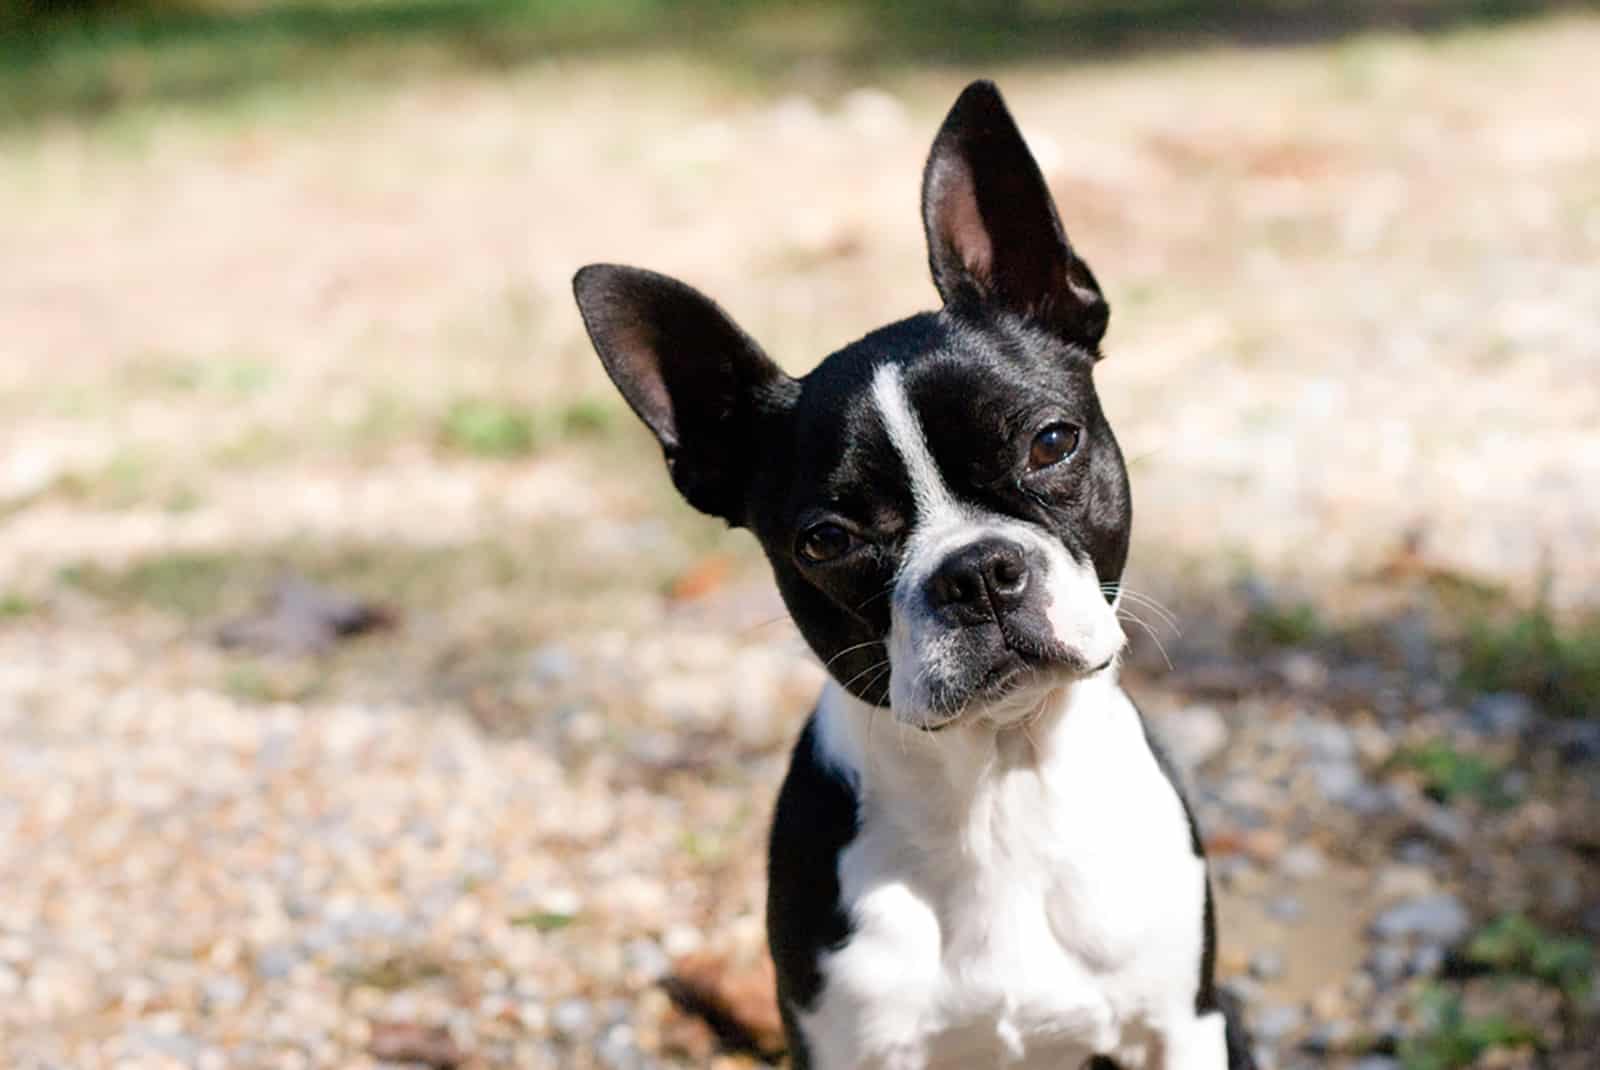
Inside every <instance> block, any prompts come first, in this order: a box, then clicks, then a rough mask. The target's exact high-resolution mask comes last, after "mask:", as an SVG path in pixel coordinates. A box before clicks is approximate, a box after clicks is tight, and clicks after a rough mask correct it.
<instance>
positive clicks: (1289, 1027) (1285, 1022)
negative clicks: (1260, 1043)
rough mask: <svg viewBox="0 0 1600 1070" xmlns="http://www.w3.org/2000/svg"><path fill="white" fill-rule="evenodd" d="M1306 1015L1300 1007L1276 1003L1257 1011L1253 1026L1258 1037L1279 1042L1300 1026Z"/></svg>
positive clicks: (1275, 1042)
mask: <svg viewBox="0 0 1600 1070" xmlns="http://www.w3.org/2000/svg"><path fill="white" fill-rule="evenodd" d="M1304 1017H1305V1016H1304V1015H1303V1014H1302V1013H1301V1011H1300V1008H1299V1007H1290V1006H1286V1005H1283V1004H1274V1005H1272V1006H1268V1007H1263V1008H1261V1010H1259V1011H1257V1012H1256V1015H1255V1018H1254V1020H1253V1022H1252V1026H1253V1028H1254V1031H1255V1035H1256V1037H1257V1038H1258V1039H1260V1040H1264V1041H1267V1042H1268V1043H1271V1044H1278V1043H1281V1042H1282V1041H1283V1039H1284V1038H1285V1037H1286V1036H1288V1035H1289V1034H1290V1033H1292V1032H1294V1031H1295V1030H1296V1029H1299V1028H1300V1023H1301V1021H1302V1020H1303V1019H1304Z"/></svg>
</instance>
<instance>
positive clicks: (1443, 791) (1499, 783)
mask: <svg viewBox="0 0 1600 1070" xmlns="http://www.w3.org/2000/svg"><path fill="white" fill-rule="evenodd" d="M1390 764H1391V766H1393V767H1395V768H1400V769H1410V770H1413V771H1415V772H1416V773H1418V774H1419V775H1420V776H1421V777H1422V787H1423V791H1425V792H1427V794H1428V796H1429V798H1432V799H1434V800H1435V801H1437V802H1441V803H1446V804H1449V803H1456V802H1460V801H1462V800H1463V799H1470V800H1472V801H1474V802H1477V803H1478V804H1480V805H1482V806H1486V807H1489V808H1490V809H1497V810H1498V809H1504V808H1505V807H1508V806H1510V805H1511V804H1512V803H1514V802H1516V799H1515V797H1514V796H1512V795H1511V793H1510V792H1508V791H1507V790H1506V788H1505V769H1504V767H1503V766H1501V765H1499V764H1498V763H1495V762H1491V761H1489V760H1488V759H1487V758H1484V757H1482V756H1481V755H1477V754H1471V753H1468V752H1466V751H1461V750H1457V749H1456V748H1455V747H1452V746H1451V745H1450V744H1448V743H1445V742H1443V741H1440V740H1434V741H1432V742H1429V743H1424V744H1422V745H1420V746H1416V747H1405V748H1402V749H1401V750H1400V751H1398V752H1397V753H1396V754H1395V755H1394V757H1393V758H1391V759H1390Z"/></svg>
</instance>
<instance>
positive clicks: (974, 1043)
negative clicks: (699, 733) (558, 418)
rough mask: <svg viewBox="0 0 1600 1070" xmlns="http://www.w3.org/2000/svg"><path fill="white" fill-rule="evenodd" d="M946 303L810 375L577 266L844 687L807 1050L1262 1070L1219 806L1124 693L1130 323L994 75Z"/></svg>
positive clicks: (945, 160)
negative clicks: (1228, 895)
mask: <svg viewBox="0 0 1600 1070" xmlns="http://www.w3.org/2000/svg"><path fill="white" fill-rule="evenodd" d="M922 214H923V222H924V225H925V227H926V230H927V238H928V259H929V262H930V265H931V266H932V269H933V279H934V283H935V285H936V286H937V288H938V290H939V295H940V297H942V298H943V300H944V307H943V308H942V309H941V310H940V311H938V312H934V313H924V314H921V315H917V316H912V317H911V318H909V319H905V320H901V321H899V322H898V323H893V324H890V325H889V326H887V327H883V328H880V329H879V330H876V331H873V332H872V333H871V334H869V335H867V336H866V337H865V338H862V339H861V340H860V341H857V342H854V343H852V344H851V345H849V346H846V347H845V348H844V349H842V350H840V351H838V352H837V353H834V354H833V355H831V356H829V357H828V358H827V359H826V360H824V361H823V362H822V363H821V364H820V365H819V366H818V367H817V368H816V370H815V371H813V372H811V373H810V374H809V375H806V376H805V377H803V378H800V379H794V378H790V377H789V376H788V375H786V374H784V373H783V372H782V371H780V370H779V368H778V367H777V365H776V364H774V363H773V362H772V361H771V360H769V359H768V358H767V357H766V356H765V355H764V354H763V353H762V351H761V349H760V348H759V347H758V346H757V345H756V343H755V342H754V341H752V340H751V339H750V338H749V337H748V336H747V335H746V334H745V333H744V332H743V331H741V330H740V329H739V328H738V327H737V326H735V325H734V323H733V322H732V321H731V320H730V319H729V318H728V316H727V315H726V314H725V313H724V312H723V311H722V310H721V309H720V308H718V307H717V305H715V304H714V303H713V302H712V301H710V300H709V299H708V298H706V297H704V296H702V295H701V294H699V293H698V292H696V291H695V290H692V289H690V288H689V287H688V286H685V285H684V284H682V283H680V282H677V281H675V280H673V279H670V278H666V277H664V276H661V275H657V274H654V273H652V272H647V271H641V270H638V269H635V268H626V267H616V266H609V265H594V266H591V267H586V268H584V269H583V270H582V271H580V272H579V273H578V275H577V278H576V279H575V281H574V289H575V290H576V293H577V298H578V305H579V307H580V309H581V310H582V313H583V319H584V322H585V324H586V325H587V327H588V330H589V335H590V337H591V339H592V340H593V342H594V345H595V349H596V350H597V351H598V352H599V354H600V358H601V360H602V361H603V362H604V363H605V366H606V369H607V371H609V372H610V374H611V377H612V379H613V380H614V381H615V382H616V384H617V387H618V388H619V389H620V390H621V391H622V394H623V396H624V397H625V398H626V399H627V400H628V403H629V404H630V405H631V406H632V407H633V409H634V411H635V412H636V413H638V415H639V417H640V418H641V419H642V420H643V421H644V422H645V423H646V424H647V425H648V426H649V428H650V430H651V431H653V432H654V433H655V435H656V437H657V438H658V439H660V442H661V447H662V450H663V451H664V452H665V454H666V460H667V466H668V468H669V469H670V470H671V473H672V479H673V481H674V483H676V484H677V487H678V489H679V490H680V491H681V492H682V494H683V496H684V497H685V498H686V499H687V500H688V501H689V504H691V505H693V506H694V507H695V508H697V509H700V510H703V511H705V512H707V513H710V514H713V515H715V516H718V517H722V518H723V519H725V520H727V521H728V522H729V523H730V524H734V525H739V526H743V527H747V528H749V529H750V530H751V531H752V532H753V533H754V534H755V535H756V537H757V538H758V539H759V540H760V541H761V545H762V547H763V548H764V549H765V551H766V554H767V557H768V559H769V560H770V561H771V563H772V569H773V572H774V573H775V574H776V577H777V582H778V587H779V589H780V591H781V592H782V594H783V598H784V601H785V603H786V604H787V606H788V609H789V612H790V614H791V615H792V616H793V618H794V620H795V623H796V624H797V625H798V626H799V628H800V631H801V632H802V633H803V634H804V635H805V638H806V640H807V641H808V642H809V643H810V645H811V647H812V649H813V650H815V651H816V653H817V654H818V656H819V657H821V658H822V660H823V662H824V663H825V664H826V666H827V669H828V671H829V673H830V674H831V679H830V680H829V682H828V684H827V686H826V687H825V689H824V691H823V694H822V697H821V699H820V701H819V702H818V705H817V708H816V711H815V713H814V714H813V715H812V717H811V719H810V721H809V723H808V724H807V725H806V728H805V731H804V733H803V734H802V736H801V737H800V742H799V744H798V746H797V747H796V748H795V752H794V757H793V761H792V764H791V766H790V769H789V774H788V778H787V779H786V781H785V782H784V785H783V790H782V793H781V795H780V797H779V800H778V809H777V817H776V820H775V822H774V825H773V830H772V845H771V858H770V864H769V875H770V892H769V897H768V916H767V924H768V931H769V939H770V942H771V948H772V956H773V959H774V960H775V962H776V964H777V972H778V979H779V980H778V986H779V1000H780V1004H781V1008H782V1011H783V1018H784V1022H785V1024H786V1026H787V1030H788V1034H789V1041H790V1046H791V1050H792V1053H793V1057H794V1065H795V1066H797V1067H801V1068H805V1067H814V1068H818V1070H849V1068H865V1067H875V1068H882V1070H931V1068H955V1067H961V1068H968V1067H998V1066H1007V1067H1033V1068H1042V1067H1050V1068H1053V1070H1059V1068H1066V1070H1077V1068H1078V1067H1081V1066H1083V1065H1085V1064H1089V1065H1091V1066H1096V1067H1108V1066H1115V1067H1126V1068H1132V1067H1161V1068H1166V1070H1222V1068H1224V1067H1231V1068H1235V1070H1237V1068H1238V1067H1244V1066H1249V1065H1250V1060H1249V1055H1248V1050H1247V1046H1246V1043H1245V1040H1244V1037H1243V1034H1242V1031H1241V1030H1240V1028H1239V1024H1238V1022H1237V1020H1236V1016H1235V1015H1234V1014H1233V1013H1232V1011H1231V1009H1228V1010H1227V1011H1226V1012H1225V1008H1224V1006H1223V999H1222V994H1221V993H1219V992H1218V990H1217V988H1216V987H1215V985H1214V983H1213V976H1212V974H1213V959H1214V957H1215V953H1214V946H1215V945H1214V920H1213V909H1212V900H1211V893H1210V886H1209V882H1208V879H1207V874H1206V862H1205V857H1204V854H1203V852H1202V849H1201V843H1200V837H1199V834H1198V832H1197V831H1196V828H1195V824H1194V821H1193V818H1192V817H1191V816H1190V814H1189V811H1188V806H1187V804H1186V802H1185V801H1184V799H1183V797H1182V795H1181V794H1180V792H1179V789H1178V787H1177V784H1176V782H1175V780H1174V778H1173V777H1172V776H1171V775H1170V772H1169V770H1168V768H1167V766H1166V764H1165V763H1164V762H1163V760H1162V759H1161V757H1160V755H1159V752H1158V751H1157V750H1156V749H1155V748H1154V747H1153V746H1152V745H1151V742H1150V740H1149V738H1148V737H1147V735H1146V732H1145V727H1144V722H1143V720H1142V719H1141V717H1140V714H1139V711H1138V710H1137V709H1135V708H1134V705H1133V703H1132V702H1130V701H1129V699H1128V697H1127V695H1126V694H1124V693H1123V691H1122V689H1121V688H1120V687H1119V686H1118V684H1117V666H1118V658H1119V656H1120V654H1121V652H1122V649H1123V646H1124V643H1125V638H1124V636H1123V632H1122V630H1121V627H1120V626H1119V624H1118V618H1117V614H1116V605H1117V600H1118V597H1119V590H1120V588H1119V581H1120V578H1121V576H1122V571H1123V564H1124V562H1125V560H1126V558H1127V554H1128V536H1129V525H1130V517H1131V510H1130V503H1129V496H1128V475H1127V471H1126V469H1125V467H1124V465H1123V461H1122V455H1121V453H1120V452H1119V450H1118V448H1117V442H1116V439H1115V438H1114V437H1113V436H1112V433H1111V428H1110V426H1108V424H1107V423H1106V418H1105V415H1104V414H1103V413H1102V412H1101V409H1100V404H1099V401H1098V399H1097V397H1096V394H1095V387H1094V379H1093V371H1094V366H1095V363H1096V361H1098V360H1099V359H1100V349H1099V345H1100V339H1101V336H1102V335H1103V334H1104V333H1105V329H1106V321H1107V315H1108V308H1107V305H1106V301H1105V298H1104V297H1102V296H1101V293H1100V288H1099V286H1098V285H1097V284H1096V282H1095V278H1094V275H1093V274H1092V273H1091V272H1090V271H1089V268H1088V265H1086V264H1085V263H1084V262H1083V261H1082V260H1080V259H1079V258H1078V256H1077V255H1076V254H1075V253H1074V252H1073V249H1072V247H1071V245H1069V244H1068V242H1067V239H1066V236H1065V234H1064V233H1063V231H1062V228H1061V222H1060V220H1059V219H1058V218H1057V215H1056V210H1055V205H1054V203H1053V202H1052V200H1051V197H1050V192H1049V189H1048V188H1047V186H1046V185H1045V182H1044V179H1043V177H1042V176H1041V174H1040V172H1039V169H1038V167H1037V165H1036V164H1035V163H1034V161H1033V157H1032V156H1031V155H1030V154H1029V152H1028V149H1027V147H1026V145H1025V144H1024V143H1023V140H1022V136H1021V134H1020V133H1019V132H1018V130H1017V127H1016V124H1015V123H1014V122H1013V121H1012V119H1011V116H1010V114H1009V113H1008V112H1007V111H1006V108H1005V105H1004V103H1003V102H1002V101H1001V99H1000V95H999V93H998V92H997V91H996V90H995V87H994V86H993V85H992V84H990V83H987V82H978V83H974V84H973V85H971V86H970V87H968V88H967V90H966V91H965V92H963V93H962V94H961V97H960V99H959V100H957V101H956V103H955V106H954V107H953V108H952V109H951V111H950V114H949V116H948V118H946V120H945V122H944V125H943V126H942V127H941V128H940V130H939V133H938V136H937V137H936V138H935V140H934V143H933V150H932V153H931V155H930V156H929V158H928V163H927V169H926V171H925V173H924V176H923V186H922Z"/></svg>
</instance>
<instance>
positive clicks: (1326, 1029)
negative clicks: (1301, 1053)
mask: <svg viewBox="0 0 1600 1070" xmlns="http://www.w3.org/2000/svg"><path fill="white" fill-rule="evenodd" d="M1355 1035H1356V1028H1355V1026H1353V1025H1351V1024H1350V1023H1349V1022H1346V1021H1344V1020H1342V1019H1338V1020H1335V1021H1331V1022H1323V1023H1321V1024H1320V1025H1317V1026H1315V1027H1313V1028H1312V1030H1311V1031H1310V1032H1309V1033H1307V1034H1306V1037H1305V1039H1304V1040H1302V1041H1301V1042H1300V1046H1301V1047H1302V1048H1303V1049H1305V1050H1306V1051H1308V1052H1310V1053H1312V1054H1313V1055H1337V1054H1338V1053H1340V1052H1342V1051H1344V1050H1345V1049H1346V1048H1348V1047H1349V1046H1350V1043H1351V1042H1352V1041H1353V1040H1354V1039H1355Z"/></svg>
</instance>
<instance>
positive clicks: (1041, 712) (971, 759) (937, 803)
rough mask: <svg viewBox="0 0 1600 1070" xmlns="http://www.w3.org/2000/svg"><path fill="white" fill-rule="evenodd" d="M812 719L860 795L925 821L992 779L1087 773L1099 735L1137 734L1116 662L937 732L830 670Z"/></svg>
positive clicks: (952, 812) (962, 814)
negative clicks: (1001, 713) (845, 684)
mask: <svg viewBox="0 0 1600 1070" xmlns="http://www.w3.org/2000/svg"><path fill="white" fill-rule="evenodd" d="M817 724H818V731H819V733H820V740H819V742H820V744H821V752H822V754H823V755H824V756H826V757H828V758H830V759H831V760H832V761H833V762H834V763H835V764H836V765H837V767H838V768H837V769H836V772H838V773H839V775H841V776H843V777H845V778H846V779H848V780H849V781H850V782H851V784H852V786H853V787H854V788H856V790H857V791H858V793H859V794H860V796H861V798H862V799H863V801H864V802H865V803H867V804H869V805H877V806H883V807H886V808H888V809H891V810H894V811H897V812H902V813H904V814H905V816H906V817H907V818H908V819H914V820H917V821H920V822H925V823H926V824H925V826H924V828H925V829H926V828H928V827H931V826H937V825H946V824H953V825H960V824H962V823H964V822H966V821H968V820H970V819H971V817H972V811H973V810H974V808H979V807H981V805H982V800H983V799H984V798H985V796H987V795H989V794H991V789H994V788H997V787H1000V786H1002V785H1003V784H1004V783H1006V782H1007V781H1011V780H1013V779H1014V778H1027V779H1031V780H1035V781H1044V780H1049V781H1055V780H1058V779H1063V778H1072V777H1075V776H1077V775H1078V774H1079V773H1084V774H1086V775H1090V774H1092V768H1091V767H1093V766H1094V765H1095V763H1097V762H1104V761H1105V760H1107V758H1109V757H1111V756H1110V755H1108V754H1107V739H1108V738H1115V739H1123V738H1126V737H1128V735H1129V729H1130V728H1131V729H1132V731H1133V733H1135V734H1139V735H1141V736H1142V728H1140V727H1139V725H1138V715H1137V713H1136V712H1135V711H1134V709H1133V706H1132V704H1131V703H1130V702H1129V701H1128V699H1127V697H1126V696H1125V695H1124V694H1123V692H1122V689H1121V687H1120V686H1119V685H1118V683H1117V676H1116V669H1115V667H1112V668H1110V669H1106V670H1104V671H1102V672H1099V673H1096V674H1094V675H1093V676H1089V677H1085V678H1083V679H1080V680H1077V681H1074V682H1071V683H1068V684H1064V685H1063V686H1061V687H1059V688H1055V689H1053V690H1051V691H1049V692H1046V693H1044V694H1042V695H1041V696H1040V698H1039V701H1038V702H1037V704H1036V705H1035V706H1034V707H1033V708H1032V709H1031V710H1030V711H1029V712H1028V713H1027V714H1026V715H1024V716H1023V717H1021V718H1019V719H1016V720H1012V721H1010V722H1009V723H1005V724H997V723H995V722H994V721H991V720H989V719H986V718H984V717H981V716H977V717H971V718H967V719H963V720H962V721H960V722H957V723H956V724H953V725H951V726H949V727H948V728H944V729H941V730H940V731H937V732H927V731H922V730H919V729H915V728H911V727H908V726H906V725H904V724H901V723H900V722H898V721H897V720H896V719H895V717H894V714H893V712H892V711H891V710H888V709H884V708H882V707H876V706H872V705H869V704H868V703H865V702H862V701H861V700H860V699H857V698H856V697H854V696H853V695H851V694H849V693H848V692H846V691H845V690H844V689H843V688H841V687H839V686H838V685H837V684H836V683H834V682H833V681H831V680H830V681H829V682H828V684H827V686H826V688H825V689H824V691H823V694H822V699H821V702H820V703H819V705H818V709H817ZM1095 779H1098V778H1097V777H1095ZM913 815H915V816H914V818H913Z"/></svg>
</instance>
